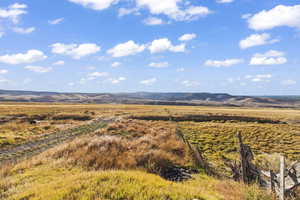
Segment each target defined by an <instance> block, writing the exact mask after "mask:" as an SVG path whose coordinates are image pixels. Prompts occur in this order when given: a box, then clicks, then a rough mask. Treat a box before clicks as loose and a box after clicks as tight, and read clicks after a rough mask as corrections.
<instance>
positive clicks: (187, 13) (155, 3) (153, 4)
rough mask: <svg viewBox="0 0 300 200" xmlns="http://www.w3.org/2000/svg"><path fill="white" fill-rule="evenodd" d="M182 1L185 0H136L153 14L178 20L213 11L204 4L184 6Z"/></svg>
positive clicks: (140, 6) (192, 18)
mask: <svg viewBox="0 0 300 200" xmlns="http://www.w3.org/2000/svg"><path fill="white" fill-rule="evenodd" d="M182 3H183V0H164V1H161V0H136V4H137V6H138V7H139V8H147V9H149V11H150V13H151V14H154V15H161V14H163V15H166V16H168V17H169V18H171V19H174V20H177V21H188V20H194V19H198V18H199V17H202V16H206V15H208V14H210V13H211V11H210V10H209V9H208V8H207V7H203V6H189V7H187V8H182V7H181V6H180V4H182ZM185 5H187V4H185Z"/></svg>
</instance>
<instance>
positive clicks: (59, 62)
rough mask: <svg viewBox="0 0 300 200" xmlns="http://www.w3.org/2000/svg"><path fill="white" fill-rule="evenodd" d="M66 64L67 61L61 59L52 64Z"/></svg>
mask: <svg viewBox="0 0 300 200" xmlns="http://www.w3.org/2000/svg"><path fill="white" fill-rule="evenodd" d="M64 64H65V61H63V60H59V61H56V62H55V63H53V64H52V65H64Z"/></svg>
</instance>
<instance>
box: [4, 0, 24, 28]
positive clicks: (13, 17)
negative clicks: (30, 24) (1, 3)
mask: <svg viewBox="0 0 300 200" xmlns="http://www.w3.org/2000/svg"><path fill="white" fill-rule="evenodd" d="M26 8H27V5H25V4H19V3H15V4H12V5H10V6H8V8H4V9H3V8H0V18H4V19H9V20H10V21H12V22H13V23H14V24H17V23H18V22H19V18H20V16H22V15H24V14H26V13H27V11H26Z"/></svg>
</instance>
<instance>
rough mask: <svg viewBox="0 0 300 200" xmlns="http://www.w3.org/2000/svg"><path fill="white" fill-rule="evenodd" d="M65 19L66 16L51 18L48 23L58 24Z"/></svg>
mask: <svg viewBox="0 0 300 200" xmlns="http://www.w3.org/2000/svg"><path fill="white" fill-rule="evenodd" d="M63 21H64V18H58V19H54V20H49V21H48V23H49V24H51V25H57V24H60V23H62V22H63Z"/></svg>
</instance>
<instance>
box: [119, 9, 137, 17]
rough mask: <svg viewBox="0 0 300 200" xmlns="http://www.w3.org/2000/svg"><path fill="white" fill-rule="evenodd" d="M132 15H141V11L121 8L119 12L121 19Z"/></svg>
mask: <svg viewBox="0 0 300 200" xmlns="http://www.w3.org/2000/svg"><path fill="white" fill-rule="evenodd" d="M130 14H134V15H139V14H140V13H139V9H138V8H119V11H118V16H119V17H123V16H125V15H130Z"/></svg>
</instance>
